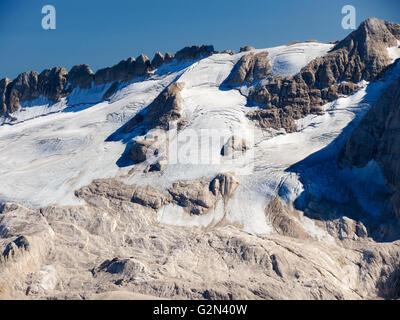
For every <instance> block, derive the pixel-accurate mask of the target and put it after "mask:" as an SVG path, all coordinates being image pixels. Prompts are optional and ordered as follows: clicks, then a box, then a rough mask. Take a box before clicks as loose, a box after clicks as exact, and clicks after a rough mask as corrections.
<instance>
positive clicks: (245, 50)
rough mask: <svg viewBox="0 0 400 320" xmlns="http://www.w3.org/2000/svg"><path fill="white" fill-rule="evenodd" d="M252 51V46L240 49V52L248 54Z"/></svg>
mask: <svg viewBox="0 0 400 320" xmlns="http://www.w3.org/2000/svg"><path fill="white" fill-rule="evenodd" d="M251 50H254V47H252V46H244V47H241V48H240V50H239V52H247V51H251Z"/></svg>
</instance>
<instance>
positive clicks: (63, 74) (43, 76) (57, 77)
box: [37, 67, 68, 102]
mask: <svg viewBox="0 0 400 320" xmlns="http://www.w3.org/2000/svg"><path fill="white" fill-rule="evenodd" d="M67 74H68V72H67V70H65V68H63V67H55V68H53V69H46V70H44V71H42V72H41V73H40V74H39V77H38V87H37V88H38V91H39V93H40V94H41V95H43V96H45V97H46V98H48V99H49V100H50V101H52V102H58V101H60V100H61V98H62V97H64V96H65V95H67V92H65V87H66V85H67Z"/></svg>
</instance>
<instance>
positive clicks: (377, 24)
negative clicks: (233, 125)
mask: <svg viewBox="0 0 400 320" xmlns="http://www.w3.org/2000/svg"><path fill="white" fill-rule="evenodd" d="M399 28H400V25H398V24H395V23H390V22H386V21H383V20H379V19H376V18H370V19H368V20H366V21H364V22H363V23H362V24H361V25H360V27H359V28H358V29H357V30H356V31H354V32H352V33H351V34H350V35H349V36H348V37H346V38H345V39H344V40H342V41H340V42H339V43H338V44H337V45H336V46H335V47H334V48H333V49H332V50H331V51H330V52H329V53H328V54H327V55H325V56H324V57H319V58H316V59H314V60H313V61H311V62H310V63H309V64H308V65H307V66H305V67H304V68H303V69H302V70H301V71H300V72H299V73H298V74H296V75H295V76H290V77H279V76H270V77H269V81H268V83H267V84H265V85H263V86H261V87H257V88H254V89H252V90H251V91H250V93H249V102H250V103H253V104H258V105H262V106H264V107H265V108H266V109H272V110H274V109H279V111H273V112H272V113H270V112H265V111H264V110H260V111H255V112H253V113H251V114H250V115H249V116H250V117H251V118H253V119H263V118H264V117H267V118H268V121H260V122H259V124H260V126H262V127H264V126H265V125H269V124H270V123H272V124H275V126H276V125H279V123H286V122H291V123H293V120H295V119H299V118H301V117H304V116H306V115H308V114H310V113H320V112H321V111H322V110H321V106H322V105H324V104H326V103H327V102H330V101H333V100H335V99H337V98H338V97H339V96H340V95H341V94H351V93H352V92H353V91H354V90H356V88H357V85H356V83H357V82H359V81H360V80H362V79H365V80H375V79H377V78H379V76H380V75H381V73H382V72H383V71H384V70H385V68H386V67H387V66H388V65H389V64H390V63H391V60H390V58H389V56H388V53H387V50H386V48H387V47H389V46H394V45H396V44H397V41H396V40H397V39H399V38H400V33H399ZM340 82H343V83H341V84H340V85H338V83H340ZM287 108H290V110H289V112H287V110H285V109H287ZM282 109H283V110H284V111H282ZM255 113H258V115H256V114H255ZM271 114H272V115H273V118H277V115H278V114H279V118H281V117H282V116H283V117H285V118H286V117H292V119H289V120H288V121H286V120H282V119H281V120H280V121H272V122H271V121H270V120H269V118H271ZM282 127H283V126H282ZM290 127H292V125H291V126H290Z"/></svg>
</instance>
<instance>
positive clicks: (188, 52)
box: [175, 45, 214, 61]
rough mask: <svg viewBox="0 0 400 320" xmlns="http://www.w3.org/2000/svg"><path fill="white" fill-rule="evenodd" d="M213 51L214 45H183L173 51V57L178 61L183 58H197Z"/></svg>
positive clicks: (208, 54)
mask: <svg viewBox="0 0 400 320" xmlns="http://www.w3.org/2000/svg"><path fill="white" fill-rule="evenodd" d="M213 53H214V46H211V45H202V46H191V47H185V48H183V49H181V50H179V51H178V52H177V53H175V59H176V60H178V61H183V60H197V59H200V58H205V57H208V56H210V55H212V54H213Z"/></svg>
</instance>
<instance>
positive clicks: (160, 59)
mask: <svg viewBox="0 0 400 320" xmlns="http://www.w3.org/2000/svg"><path fill="white" fill-rule="evenodd" d="M164 62H165V59H164V56H163V54H162V53H161V52H156V54H155V55H154V58H153V60H151V67H152V68H153V69H157V68H158V67H160V66H161V65H162V64H163V63H164Z"/></svg>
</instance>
